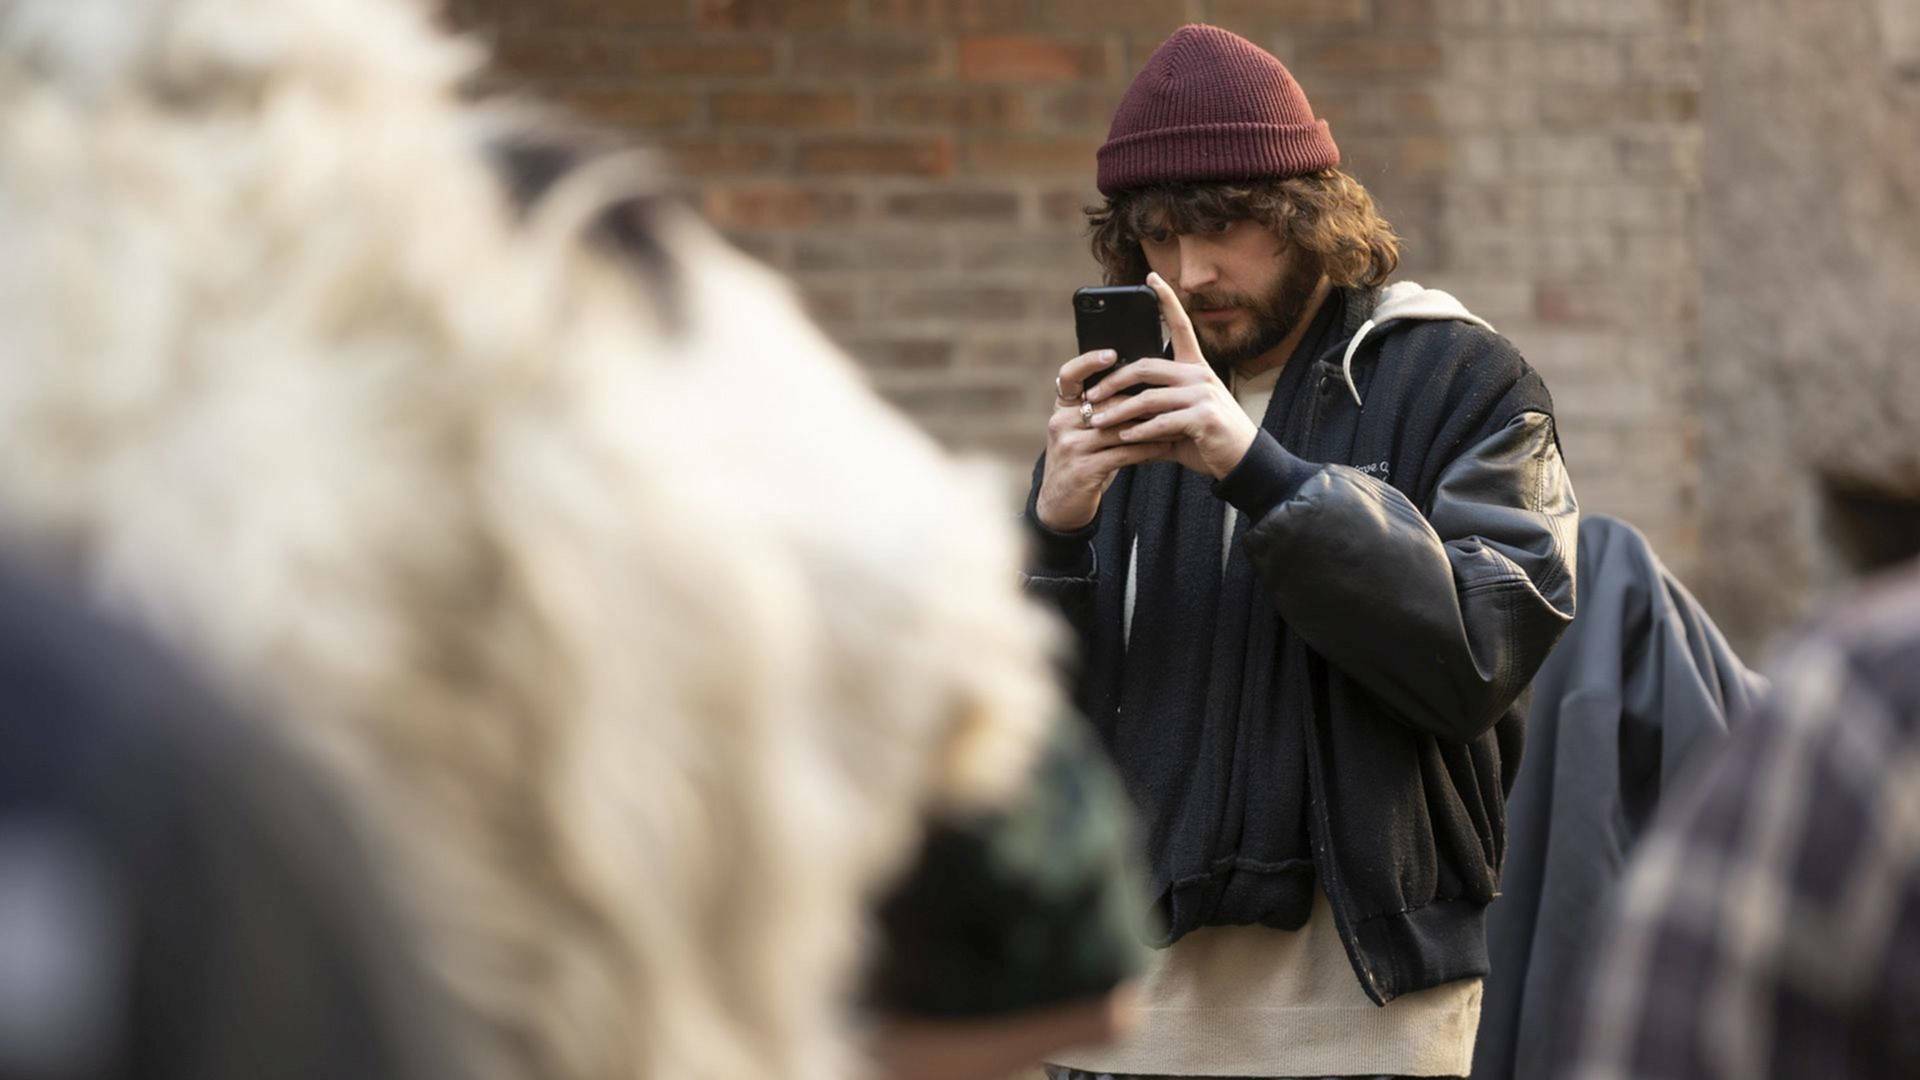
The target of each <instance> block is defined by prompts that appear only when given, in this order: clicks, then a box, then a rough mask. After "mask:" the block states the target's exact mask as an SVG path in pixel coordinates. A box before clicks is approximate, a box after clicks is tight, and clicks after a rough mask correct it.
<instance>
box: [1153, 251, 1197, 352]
mask: <svg viewBox="0 0 1920 1080" xmlns="http://www.w3.org/2000/svg"><path fill="white" fill-rule="evenodd" d="M1147 287H1148V288H1151V289H1152V290H1153V291H1154V293H1155V294H1157V295H1158V296H1159V297H1160V317H1161V318H1163V319H1165V320H1166V321H1167V336H1168V337H1169V338H1171V339H1172V343H1173V358H1174V359H1175V360H1178V361H1180V362H1181V363H1183V364H1204V363H1206V362H1207V357H1206V354H1205V353H1202V352H1201V351H1200V339H1199V338H1197V337H1195V336H1194V333H1193V320H1192V319H1190V318H1188V317H1187V309H1186V308H1184V307H1182V306H1180V298H1179V297H1178V296H1176V295H1174V292H1173V286H1171V285H1169V284H1167V279H1166V278H1163V277H1161V276H1160V275H1159V274H1151V273H1150V274H1148V275H1147Z"/></svg>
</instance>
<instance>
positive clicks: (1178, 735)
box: [1028, 26, 1577, 1077]
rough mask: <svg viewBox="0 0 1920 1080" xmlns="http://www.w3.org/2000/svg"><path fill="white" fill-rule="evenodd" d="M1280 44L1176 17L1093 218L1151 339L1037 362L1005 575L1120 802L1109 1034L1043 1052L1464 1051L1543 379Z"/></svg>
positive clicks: (1505, 732)
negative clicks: (1150, 920)
mask: <svg viewBox="0 0 1920 1080" xmlns="http://www.w3.org/2000/svg"><path fill="white" fill-rule="evenodd" d="M1338 163H1339V152H1338V150H1337V149H1336V148H1335V145H1334V142H1333V139H1332V136H1331V133H1330V132H1329V130H1328V128H1327V126H1326V124H1325V122H1324V121H1319V120H1316V119H1314V117H1313V113H1312V109H1311V108H1310V106H1309V105H1308V102H1307V100H1306V97H1305V95H1304V94H1303V93H1302V92H1301V89H1300V87H1299V86H1298V85H1297V84H1296V83H1295V82H1294V80H1293V78H1292V77H1291V76H1290V75H1289V74H1288V73H1287V71H1286V69H1285V68H1284V67H1283V66H1282V65H1281V64H1280V62H1279V61H1278V60H1276V59H1275V58H1273V57H1272V56H1271V55H1269V54H1267V53H1266V52H1264V51H1262V50H1260V49H1259V48H1257V47H1256V46H1254V45H1253V44H1251V43H1250V42H1247V41H1246V40H1244V39H1242V38H1240V37H1237V36H1235V35H1233V34H1230V33H1227V32H1225V31H1222V30H1219V29H1216V28H1212V27H1204V26H1189V27H1186V28H1184V29H1182V30H1180V31H1179V32H1177V33H1175V34H1174V35H1173V36H1172V37H1171V38H1169V39H1168V40H1167V41H1166V42H1165V43H1164V44H1163V45H1161V47H1160V48H1159V49H1158V50H1157V51H1156V52H1155V53H1154V54H1153V56H1152V57H1151V58H1150V59H1149V60H1148V61H1147V65H1146V68H1145V69H1144V70H1143V71H1142V72H1141V73H1140V74H1139V75H1138V76H1137V77H1136V78H1135V79H1134V82H1133V84H1132V86H1131V87H1130V88H1129V89H1128V91H1127V93H1126V95H1125V97H1124V98H1123V100H1122V101H1121V104H1120V107H1119V109H1118V111H1117V112H1116V114H1115V116H1114V120H1113V126H1112V130H1111V132H1110V135H1109V137H1108V140H1107V142H1106V144H1105V145H1104V146H1102V147H1101V149H1100V152H1099V176H1098V179H1099V187H1100V190H1101V192H1102V193H1103V194H1104V195H1105V196H1106V202H1105V204H1104V205H1102V206H1100V207H1097V208H1095V209H1094V210H1092V211H1091V212H1090V217H1091V220H1092V224H1093V248H1094V253H1095V255H1096V256H1097V257H1098V258H1099V259H1100V261H1101V262H1102V264H1103V265H1104V267H1105V269H1106V273H1107V277H1108V279H1109V280H1110V281H1111V282H1115V283H1129V282H1140V281H1142V280H1145V282H1146V283H1147V284H1148V285H1150V286H1152V288H1153V289H1154V290H1155V291H1156V292H1157V293H1158V294H1159V297H1160V302H1161V310H1162V314H1163V316H1164V318H1165V321H1166V323H1167V326H1168V329H1169V331H1170V336H1171V342H1170V345H1171V358H1170V359H1147V360H1140V361H1137V362H1134V363H1132V364H1129V365H1127V366H1125V367H1123V368H1120V369H1119V370H1115V371H1110V372H1108V374H1107V375H1106V377H1105V378H1104V380H1102V381H1101V382H1100V383H1099V385H1098V386H1097V387H1096V388H1092V389H1088V388H1087V381H1088V379H1089V378H1090V377H1091V376H1093V375H1094V374H1095V373H1097V372H1101V371H1103V370H1106V369H1107V368H1109V367H1110V366H1111V364H1112V362H1113V357H1112V356H1111V355H1102V354H1099V353H1090V354H1086V355H1082V356H1078V357H1075V358H1074V359H1073V360H1070V361H1068V362H1067V363H1066V364H1064V365H1063V366H1062V367H1061V368H1060V372H1059V376H1058V383H1057V388H1056V389H1057V393H1058V401H1057V403H1056V404H1057V407H1056V409H1055V410H1054V414H1053V417H1052V419H1051V422H1050V423H1049V426H1048V440H1047V449H1046V452H1045V454H1044V456H1043V457H1042V459H1041V462H1040V464H1039V465H1038V467H1037V468H1036V470H1035V476H1034V485H1033V489H1032V493H1031V496H1030V498H1029V503H1028V517H1029V519H1030V523H1031V525H1032V526H1033V527H1034V529H1035V531H1036V533H1037V534H1038V536H1039V540H1040V542H1039V544H1038V549H1037V554H1036V559H1035V565H1034V566H1033V568H1032V571H1031V573H1030V575H1029V585H1030V587H1032V588H1033V589H1034V590H1035V591H1037V592H1040V593H1044V594H1047V595H1050V596H1052V597H1053V598H1054V599H1056V600H1057V601H1058V603H1059V604H1060V606H1061V608H1062V610H1063V611H1064V612H1065V614H1066V615H1067V617H1068V619H1069V621H1070V622H1071V623H1072V624H1073V626H1074V628H1075V630H1076V631H1077V634H1078V638H1079V644H1080V647H1081V651H1080V660H1081V667H1080V671H1079V678H1078V686H1077V696H1078V702H1079V704H1080V706H1081V708H1082V709H1083V710H1084V712H1085V713H1086V715H1087V716H1088V717H1090V718H1091V720H1092V723H1093V724H1094V725H1095V727H1096V728H1097V730H1098V731H1099V732H1100V734H1101V736H1102V737H1103V739H1104V741H1105V743H1106V745H1107V746H1108V748H1109V749H1110V751H1111V752H1112V754H1113V756H1114V758H1115V760H1116V762H1117V763H1118V765H1119V767H1120V770H1121V772H1122V774H1123V776H1124V779H1125V781H1126V783H1127V786H1128V790H1129V793H1130V794H1131V796H1132V798H1133V801H1134V803H1135V805H1136V808H1137V810H1138V812H1139V814H1140V818H1141V823H1142V826H1143V830H1144V832H1145V835H1146V840H1147V845H1148V850H1147V853H1146V854H1147V861H1148V865H1149V870H1150V873H1151V885H1152V888H1153V894H1152V898H1153V900H1154V902H1155V904H1156V906H1157V910H1158V913H1159V915H1160V917H1161V919H1162V920H1163V925H1164V935H1163V938H1162V940H1161V941H1159V942H1157V944H1160V945H1164V946H1166V948H1165V949H1164V951H1163V952H1161V953H1160V954H1159V956H1158V960H1157V963H1156V966H1155V968H1154V970H1153V971H1152V973H1151V974H1150V976H1149V978H1148V981H1147V984H1146V987H1145V994H1144V1003H1143V1004H1144V1007H1143V1009H1142V1011H1141V1025H1140V1027H1139V1029H1137V1034H1136V1035H1135V1037H1133V1038H1131V1039H1129V1040H1127V1041H1126V1042H1124V1043H1122V1044H1120V1045H1118V1046H1116V1047H1113V1048H1109V1049H1106V1050H1099V1051H1095V1050H1088V1051H1083V1052H1076V1053H1070V1054H1066V1055H1064V1056H1057V1057H1056V1058H1055V1060H1056V1061H1058V1062H1060V1064H1059V1065H1057V1066H1055V1067H1054V1075H1055V1076H1057V1077H1079V1076H1083V1075H1085V1074H1086V1073H1088V1072H1093V1073H1116V1074H1133V1075H1157V1074H1178V1075H1203V1076H1263V1077H1273V1076H1329V1075H1375V1074H1404V1075H1463V1074H1465V1073H1466V1072H1467V1071H1468V1069H1469V1067H1470V1065H1471V1060H1472V1051H1473V1038H1474V1031H1475V1027H1476V1023H1477V1020H1478V1013H1479V994H1480V979H1481V977H1482V976H1483V975H1484V974H1485V973H1486V970H1487V959H1486V941H1485V928H1484V923H1483V912H1484V909H1485V907H1486V905H1487V903H1488V902H1489V901H1490V900H1492V899H1493V897H1494V895H1495V892H1496V889H1497V887H1498V881H1499V869H1500V860H1501V856H1502V852H1503V848H1504V843H1505V813H1504V798H1505V794H1506V792H1507V790H1508V789H1509V786H1510V785H1511V783H1512V780H1513V774H1514V769H1515V766H1516V765H1517V763H1518V758H1519V753H1520V745H1521V736H1522V717H1523V715H1524V704H1523V702H1521V701H1520V700H1519V699H1520V698H1521V696H1522V693H1523V691H1524V690H1525V688H1526V686H1527V683H1528V681H1529V680H1530V679H1531V677H1532V675H1533V672H1534V671H1535V669H1536V668H1537V667H1538V666H1539V664H1540V662H1541V660H1542V659H1543V658H1544V657H1545V656H1546V654H1547V652H1548V650H1549V649H1550V648H1551V647H1552V646H1553V644H1554V642H1555V641H1556V640H1557V639H1558V637H1559V635H1560V633H1561V631H1562V630H1563V629H1564V628H1565V626H1566V625H1567V623H1568V622H1569V621H1570V619H1571V618H1572V615H1573V595H1574V593H1573V580H1572V578H1573V566H1574V562H1573V556H1574V550H1573V548H1574V533H1575V525H1576V518H1577V510H1576V507H1575V502H1574V497H1573V492H1572V489H1571V487H1570V485H1569V483H1568V480H1567V475H1566V472H1565V470H1564V468H1563V466H1562V463H1561V460H1560V454H1559V450H1558V444H1557V440H1556V437H1555V432H1554V421H1553V413H1552V403H1551V400H1550V399H1549V397H1548V395H1547V391H1546V388H1545V387H1544V386H1543V385H1542V383H1541V381H1540V379H1539V377H1538V376H1537V375H1535V374H1534V373H1533V371H1532V370H1531V369H1529V368H1528V366H1527V365H1526V363H1525V362H1524V361H1523V360H1522V359H1521V357H1520V356H1519V354H1518V353H1517V352H1516V351H1515V350H1514V348H1513V346H1512V345H1511V344H1510V343H1508V342H1507V341H1506V340H1505V339H1503V338H1501V337H1499V336H1497V335H1496V334H1494V333H1493V332H1492V330H1491V329H1490V328H1489V327H1488V326H1487V325H1486V323H1485V322H1483V321H1481V320H1480V319H1477V318H1475V317H1474V316H1473V315H1471V314H1470V313H1468V312H1467V310H1466V309H1465V308H1463V307H1462V306H1461V305H1460V304H1459V302H1458V301H1456V300H1454V298H1453V297H1451V296H1449V295H1447V294H1446V293H1442V292H1438V291H1434V290H1425V289H1422V288H1420V287H1419V286H1417V285H1413V284H1410V283H1401V284H1397V285H1394V286H1391V287H1387V288H1382V287H1381V286H1382V283H1383V282H1384V280H1385V279H1386V277H1387V276H1388V275H1389V274H1390V273H1391V272H1392V270H1393V268H1394V267H1395V265H1396V264H1397V261H1398V250H1397V241H1396V239H1395V237H1394V235H1393V233H1392V231H1391V229H1390V228H1389V227H1388V225H1387V223H1386V222H1385V221H1384V220H1382V219H1381V218H1380V216H1379V215H1378V214H1377V213H1376V212H1375V210H1374V208H1373V204H1372V201H1371V199H1370V198H1369V197H1368V195H1367V193H1366V191H1365V190H1364V189H1363V188H1362V187H1361V186H1360V185H1359V184H1358V183H1356V182H1355V181H1354V180H1353V179H1352V178H1350V177H1348V176H1346V175H1345V174H1343V173H1341V172H1340V171H1339V170H1338V169H1337V168H1336V167H1335V166H1336V165H1337V164H1338Z"/></svg>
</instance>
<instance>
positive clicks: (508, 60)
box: [494, 31, 640, 78]
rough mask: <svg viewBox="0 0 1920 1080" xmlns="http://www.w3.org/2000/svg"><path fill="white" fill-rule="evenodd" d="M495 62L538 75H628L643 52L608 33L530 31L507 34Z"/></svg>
mask: <svg viewBox="0 0 1920 1080" xmlns="http://www.w3.org/2000/svg"><path fill="white" fill-rule="evenodd" d="M494 62H495V63H496V64H498V65H499V66H500V67H501V68H503V69H505V70H506V71H509V72H512V73H513V74H516V75H527V76H534V77H539V78H546V77H556V76H557V77H568V76H591V75H628V74H632V73H633V72H635V71H636V70H637V69H638V67H639V63H640V51H639V49H638V48H636V47H635V45H634V43H633V42H632V41H630V40H627V39H624V38H619V37H610V36H608V35H605V34H583V33H557V32H542V31H528V32H525V33H513V34H507V35H504V36H503V37H502V39H501V41H500V44H499V46H498V47H497V48H496V49H495V50H494Z"/></svg>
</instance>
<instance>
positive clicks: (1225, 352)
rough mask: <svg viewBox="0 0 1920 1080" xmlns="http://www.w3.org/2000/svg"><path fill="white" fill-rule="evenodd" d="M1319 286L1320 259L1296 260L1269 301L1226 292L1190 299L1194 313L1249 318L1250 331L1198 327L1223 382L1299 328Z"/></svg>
mask: <svg viewBox="0 0 1920 1080" xmlns="http://www.w3.org/2000/svg"><path fill="white" fill-rule="evenodd" d="M1319 283H1320V265H1319V260H1318V259H1310V258H1300V257H1297V258H1295V259H1293V260H1290V263H1289V265H1288V267H1287V270H1286V272H1285V273H1283V274H1281V275H1280V279H1279V280H1278V281H1276V282H1274V285H1273V288H1272V289H1270V290H1268V292H1267V294H1266V295H1265V296H1257V297H1256V296H1246V295H1242V294H1235V293H1223V292H1197V293H1193V294H1191V295H1190V296H1188V297H1187V299H1186V308H1187V310H1188V311H1189V312H1192V311H1194V310H1195V309H1199V308H1224V307H1231V308H1238V309H1240V310H1241V311H1243V312H1245V313H1246V315H1247V316H1248V318H1247V319H1246V320H1243V321H1244V322H1245V325H1242V326H1237V327H1232V328H1228V327H1214V326H1211V325H1208V324H1205V323H1195V324H1194V328H1193V330H1194V336H1195V337H1196V338H1198V339H1199V341H1200V350H1201V351H1202V352H1204V353H1206V355H1207V363H1208V364H1210V365H1211V366H1212V367H1213V370H1214V371H1215V372H1217V373H1218V374H1219V375H1220V377H1221V378H1222V379H1224V378H1226V377H1227V375H1228V373H1229V372H1231V371H1232V370H1233V369H1235V368H1237V367H1239V366H1240V365H1242V364H1245V363H1247V362H1248V361H1250V360H1253V359H1255V358H1257V357H1259V356H1261V355H1262V354H1264V353H1267V352H1270V351H1272V350H1273V348H1274V347H1275V346H1277V345H1279V344H1280V343H1281V342H1283V341H1285V340H1287V335H1288V334H1291V333H1293V332H1294V330H1296V329H1298V328H1299V326H1300V317H1301V315H1303V314H1304V313H1305V312H1306V309H1307V302H1308V301H1309V300H1312V299H1313V290H1314V286H1316V285H1318V284H1319Z"/></svg>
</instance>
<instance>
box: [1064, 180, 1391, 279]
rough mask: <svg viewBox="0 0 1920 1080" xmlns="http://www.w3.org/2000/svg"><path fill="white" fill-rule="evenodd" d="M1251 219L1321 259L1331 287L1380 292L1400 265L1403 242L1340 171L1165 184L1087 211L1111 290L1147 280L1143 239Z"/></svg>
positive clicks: (1357, 184)
mask: <svg viewBox="0 0 1920 1080" xmlns="http://www.w3.org/2000/svg"><path fill="white" fill-rule="evenodd" d="M1242 218H1251V219H1253V220H1255V221H1258V222H1260V223H1261V224H1263V225H1265V226H1266V227H1267V228H1269V229H1272V230H1274V232H1275V233H1276V234H1278V235H1279V237H1280V242H1281V243H1282V244H1286V245H1289V246H1298V247H1299V248H1300V249H1302V250H1304V251H1308V252H1311V253H1312V254H1313V256H1314V257H1315V258H1316V259H1318V260H1319V261H1320V263H1321V266H1322V267H1323V269H1324V270H1325V272H1326V275H1327V277H1328V278H1329V279H1331V280H1332V282H1333V284H1334V285H1336V286H1340V287H1345V286H1354V285H1359V286H1366V287H1369V288H1371V287H1375V286H1378V285H1380V284H1381V283H1382V282H1384V281H1386V280H1387V277H1388V275H1390V274H1392V273H1393V271H1394V268H1395V267H1397V266H1399V265H1400V238H1399V237H1398V236H1396V235H1394V232H1393V226H1392V225H1389V224H1388V223H1387V219H1386V218H1384V217H1382V216H1380V211H1379V210H1377V209H1376V208H1375V207H1374V205H1373V196H1371V195H1369V194H1367V189H1366V188H1364V187H1362V186H1361V185H1360V182H1359V181H1358V180H1355V179H1354V178H1353V177H1351V176H1348V175H1347V174H1346V173H1343V172H1341V171H1340V170H1339V169H1322V170H1320V171H1319V172H1314V173H1308V174H1306V175H1304V176H1291V177H1288V178H1286V179H1284V180H1256V181H1244V182H1231V181H1230V182H1222V183H1200V184H1163V185H1156V186H1154V187H1146V188H1137V189H1134V190H1131V191H1122V192H1120V193H1119V194H1117V195H1113V196H1111V197H1109V198H1108V199H1107V201H1106V203H1105V204H1104V205H1101V206H1090V207H1088V208H1087V222H1088V224H1089V226H1091V229H1092V240H1093V243H1092V246H1093V257H1094V258H1095V259H1098V260H1099V261H1100V266H1101V267H1102V268H1103V269H1104V270H1105V271H1106V277H1107V283H1108V284H1111V285H1137V284H1139V283H1141V282H1143V281H1145V280H1146V279H1147V257H1146V254H1145V253H1144V252H1142V251H1141V249H1140V237H1141V235H1142V234H1143V233H1146V232H1150V231H1152V230H1154V229H1161V228H1164V229H1171V230H1172V231H1174V232H1204V231H1206V229H1207V228H1208V227H1209V226H1216V225H1220V224H1224V223H1226V222H1229V221H1236V220H1239V219H1242Z"/></svg>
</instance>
